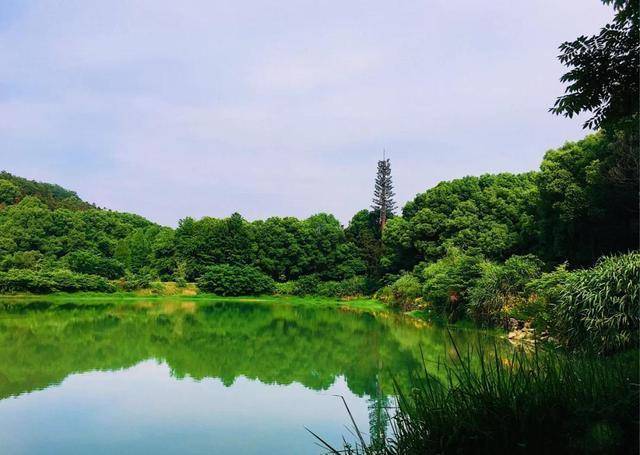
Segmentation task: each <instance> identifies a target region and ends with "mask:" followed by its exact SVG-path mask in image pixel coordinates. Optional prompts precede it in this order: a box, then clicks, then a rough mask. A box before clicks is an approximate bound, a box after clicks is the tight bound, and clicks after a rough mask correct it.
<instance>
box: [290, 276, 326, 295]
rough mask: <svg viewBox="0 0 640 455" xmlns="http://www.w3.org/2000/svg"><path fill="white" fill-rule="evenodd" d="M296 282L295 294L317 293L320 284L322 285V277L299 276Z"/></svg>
mask: <svg viewBox="0 0 640 455" xmlns="http://www.w3.org/2000/svg"><path fill="white" fill-rule="evenodd" d="M294 283H295V284H294V287H293V294H294V295H316V294H317V293H318V286H320V278H318V276H317V275H305V276H301V277H300V278H298V279H297V280H296V281H295V282H294Z"/></svg>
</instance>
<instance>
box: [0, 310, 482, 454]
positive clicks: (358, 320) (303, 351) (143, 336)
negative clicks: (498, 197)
mask: <svg viewBox="0 0 640 455" xmlns="http://www.w3.org/2000/svg"><path fill="white" fill-rule="evenodd" d="M447 337H448V335H447V334H446V332H445V331H444V330H442V329H438V328H434V327H430V326H427V325H426V324H424V323H421V322H419V321H417V320H415V319H412V318H406V317H401V316H398V315H393V314H389V313H383V312H381V313H376V314H372V313H367V312H360V311H354V310H350V309H346V308H327V307H322V306H312V305H289V304H281V303H278V302H275V303H273V302H272V303H246V302H245V303H243V302H229V301H210V302H205V301H198V302H187V301H177V302H176V301H174V302H170V301H161V300H154V301H152V302H151V301H149V302H145V301H142V300H141V301H129V302H126V303H113V304H108V303H99V304H92V303H88V302H83V303H77V304H75V303H56V304H53V303H51V302H46V301H37V302H22V303H17V302H16V301H15V300H14V301H11V302H10V303H9V302H4V303H3V302H2V301H0V453H12V454H14V453H47V454H48V453H65V454H66V453H92V454H94V453H114V452H120V453H181V454H184V453H214V454H219V453H243V454H244V453H296V454H297V453H301V454H303V453H321V452H322V451H321V450H320V449H319V448H318V447H317V446H316V445H315V442H314V439H313V437H312V436H311V435H310V434H309V433H308V432H307V431H306V430H305V428H304V427H305V426H307V427H309V428H311V429H312V430H313V431H315V432H316V433H319V434H321V435H322V436H323V437H325V438H326V439H327V440H328V441H330V442H332V443H336V444H339V441H340V440H341V438H342V436H343V435H346V436H347V437H348V439H349V437H350V435H349V432H348V431H347V430H346V429H345V425H346V424H348V423H349V422H348V416H347V414H346V412H345V409H344V406H343V404H342V402H341V401H340V400H339V398H337V397H336V396H335V395H341V396H343V397H344V398H345V400H346V401H347V403H348V405H349V407H350V409H351V412H352V413H353V415H354V418H355V420H356V421H357V423H358V426H359V427H360V428H362V429H364V430H368V431H369V432H371V433H372V434H374V435H376V434H377V435H379V434H380V432H381V431H382V429H383V427H384V425H383V424H381V422H382V419H381V416H382V415H383V414H384V407H385V406H388V404H389V403H390V402H391V400H392V398H391V397H390V396H389V395H390V393H391V392H392V375H393V376H394V377H395V378H396V379H397V380H398V381H399V382H400V383H402V384H408V383H409V381H410V380H409V377H410V374H411V372H412V371H415V369H417V368H421V365H422V362H421V360H420V355H421V354H420V346H421V347H422V352H423V353H424V357H425V358H426V360H427V365H428V366H429V368H430V369H433V373H434V374H438V371H437V369H436V363H435V361H436V360H437V359H442V358H445V357H446V356H447V352H448V350H449V351H450V348H446V347H445V345H444V342H445V340H446V338H447ZM454 337H455V338H456V339H457V342H458V343H459V344H460V346H464V345H465V344H466V343H469V342H470V339H471V338H473V339H474V340H475V339H476V338H477V337H475V336H474V334H473V333H472V332H469V331H455V332H454ZM367 437H369V436H367Z"/></svg>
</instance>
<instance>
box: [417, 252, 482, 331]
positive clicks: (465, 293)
mask: <svg viewBox="0 0 640 455" xmlns="http://www.w3.org/2000/svg"><path fill="white" fill-rule="evenodd" d="M481 274H482V259H481V258H479V257H477V256H470V255H467V254H464V253H462V252H461V251H460V250H459V249H457V248H452V249H450V250H449V251H447V255H446V256H445V257H444V258H442V259H440V260H438V261H437V262H433V263H431V264H429V265H427V266H426V267H424V269H423V270H422V276H423V279H424V285H423V286H422V294H423V297H424V300H425V301H426V302H427V303H430V304H432V305H433V306H434V308H435V309H436V310H437V311H438V312H439V313H442V314H445V315H446V316H447V317H448V318H449V319H450V320H457V319H459V318H460V317H461V316H463V315H464V314H465V308H466V306H467V304H468V303H469V291H470V289H471V288H472V287H473V286H474V284H475V282H476V281H477V280H478V278H480V276H481Z"/></svg>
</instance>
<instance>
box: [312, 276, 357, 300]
mask: <svg viewBox="0 0 640 455" xmlns="http://www.w3.org/2000/svg"><path fill="white" fill-rule="evenodd" d="M368 293H369V287H368V283H367V279H366V277H363V276H354V277H351V278H346V279H344V280H342V281H325V282H323V283H320V284H319V285H318V287H317V294H318V295H322V296H325V297H359V296H363V295H367V294H368Z"/></svg>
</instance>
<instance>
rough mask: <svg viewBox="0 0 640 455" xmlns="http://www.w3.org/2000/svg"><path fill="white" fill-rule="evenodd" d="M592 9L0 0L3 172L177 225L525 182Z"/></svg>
mask: <svg viewBox="0 0 640 455" xmlns="http://www.w3.org/2000/svg"><path fill="white" fill-rule="evenodd" d="M611 17H612V12H611V10H610V8H609V7H606V6H604V5H602V3H601V2H600V1H598V0H562V1H559V0H531V1H526V2H525V1H517V2H514V1H513V0H493V1H484V2H478V1H476V0H473V1H471V0H469V1H462V0H459V1H452V0H419V1H414V0H404V1H401V2H390V1H377V0H362V1H361V0H350V1H346V2H345V1H339V0H336V1H323V0H312V1H307V0H296V1H289V0H273V1H271V0H265V1H242V0H234V1H224V2H220V1H215V0H181V1H175V0H110V1H102V0H101V1H92V0H75V1H74V0H65V1H59V0H56V1H53V0H52V1H45V0H2V1H1V2H0V169H4V170H7V171H9V172H11V173H14V174H17V175H20V176H23V177H27V178H30V179H36V180H40V181H47V182H53V183H57V184H59V185H62V186H64V187H66V188H69V189H72V190H74V191H76V192H77V193H78V195H79V196H80V197H82V198H83V199H85V200H88V201H90V202H94V203H96V204H97V205H98V206H101V207H107V208H110V209H113V210H119V211H126V212H133V213H138V214H140V215H143V216H145V217H147V218H149V219H151V220H153V221H155V222H158V223H160V224H164V225H169V226H175V225H177V223H178V220H179V219H181V218H184V217H186V216H192V217H195V218H199V217H202V216H205V215H206V216H215V217H223V216H228V215H230V214H231V213H233V212H239V213H241V214H242V215H243V216H244V217H245V218H247V219H249V220H254V219H262V218H267V217H269V216H289V215H292V216H297V217H301V218H304V217H307V216H310V215H312V214H314V213H318V212H329V213H333V214H334V215H336V217H338V219H340V220H341V221H342V222H343V223H347V222H348V220H349V219H350V218H351V216H352V215H353V214H354V213H355V212H357V211H358V210H360V209H363V208H367V207H368V206H369V205H370V201H371V197H372V192H373V181H374V177H375V171H376V162H377V160H378V159H380V158H381V156H382V150H383V149H385V150H386V154H387V156H388V157H389V158H390V159H391V163H392V174H393V179H394V184H395V189H396V199H397V202H398V204H399V206H402V205H404V203H405V202H407V201H408V200H411V199H412V198H413V197H414V196H415V195H416V194H417V193H419V192H423V191H425V190H426V189H428V188H430V187H432V186H434V185H435V184H437V183H438V182H439V181H442V180H450V179H454V178H459V177H463V176H465V175H480V174H483V173H488V172H490V173H496V172H523V171H529V170H534V169H537V168H538V166H539V164H540V161H541V159H542V157H543V155H544V152H545V151H546V150H548V149H550V148H555V147H558V146H560V145H562V144H563V143H564V142H565V141H567V140H577V139H580V138H582V137H583V136H584V135H585V134H586V133H587V131H585V130H583V129H582V121H581V118H575V117H574V118H573V119H565V118H563V117H557V116H554V115H552V114H550V113H549V112H548V108H549V107H550V106H551V105H552V104H553V101H554V100H555V98H556V97H557V96H558V95H560V94H562V92H563V90H564V87H563V85H562V84H561V83H560V82H559V78H560V76H561V75H562V74H563V73H564V72H565V69H564V68H563V67H562V66H561V64H560V63H559V62H558V61H557V58H556V57H557V54H558V45H559V44H560V43H561V42H563V41H567V40H572V39H574V38H575V37H577V36H579V35H581V34H585V35H590V34H594V33H596V32H597V31H598V30H599V28H600V27H601V26H603V25H604V24H605V23H607V22H609V20H610V19H611Z"/></svg>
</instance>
